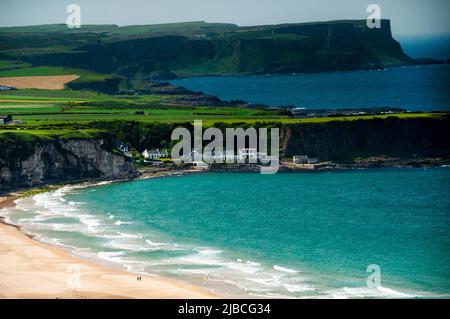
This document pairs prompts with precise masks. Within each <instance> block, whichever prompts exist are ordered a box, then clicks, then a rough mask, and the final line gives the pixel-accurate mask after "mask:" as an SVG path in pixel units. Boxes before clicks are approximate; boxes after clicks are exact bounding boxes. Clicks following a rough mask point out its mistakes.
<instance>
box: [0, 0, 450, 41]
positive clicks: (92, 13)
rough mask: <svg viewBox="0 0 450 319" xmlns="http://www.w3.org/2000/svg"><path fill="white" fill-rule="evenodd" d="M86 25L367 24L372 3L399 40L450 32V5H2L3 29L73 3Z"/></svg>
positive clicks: (55, 16)
mask: <svg viewBox="0 0 450 319" xmlns="http://www.w3.org/2000/svg"><path fill="white" fill-rule="evenodd" d="M72 3H74V4H78V5H79V6H80V7H81V23H82V24H83V23H84V24H118V25H133V24H157V23H167V22H182V21H200V20H201V21H207V22H228V23H235V24H238V25H241V26H245V25H258V24H278V23H297V22H312V21H325V20H337V19H366V18H367V16H368V13H366V8H367V5H368V4H371V3H375V4H378V5H379V6H380V7H381V17H382V18H383V19H391V23H392V30H393V33H394V35H430V34H445V33H450V22H449V21H450V19H449V14H450V0H368V1H366V0H38V1H30V0H0V26H20V25H37V24H50V23H65V21H66V19H67V16H68V15H69V14H68V13H66V8H67V6H68V5H69V4H72Z"/></svg>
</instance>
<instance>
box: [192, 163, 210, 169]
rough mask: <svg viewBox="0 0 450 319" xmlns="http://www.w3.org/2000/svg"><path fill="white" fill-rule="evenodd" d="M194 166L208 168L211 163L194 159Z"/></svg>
mask: <svg viewBox="0 0 450 319" xmlns="http://www.w3.org/2000/svg"><path fill="white" fill-rule="evenodd" d="M192 166H194V167H195V168H197V169H208V168H209V165H208V164H207V163H205V162H202V161H193V162H192Z"/></svg>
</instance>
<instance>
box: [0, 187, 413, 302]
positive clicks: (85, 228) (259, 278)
mask: <svg viewBox="0 0 450 319" xmlns="http://www.w3.org/2000/svg"><path fill="white" fill-rule="evenodd" d="M79 188H80V187H74V186H66V187H62V188H60V189H58V190H56V191H53V192H48V193H42V194H38V195H35V196H33V197H29V198H23V199H18V200H16V201H15V204H16V206H15V207H8V208H5V209H3V210H2V211H0V215H3V216H5V217H6V220H7V222H10V223H13V224H18V225H21V226H22V227H23V229H24V231H26V232H28V233H30V234H33V235H35V236H36V237H37V238H38V239H39V240H42V241H45V242H48V243H51V244H54V245H61V246H63V247H65V248H66V249H69V250H71V251H72V252H73V253H74V254H76V255H79V256H82V257H84V258H93V259H100V260H103V261H106V262H108V263H113V264H116V265H119V266H122V267H124V268H125V269H127V270H128V271H131V272H136V273H141V274H149V275H154V274H158V275H160V274H161V275H166V276H174V277H176V278H180V279H188V280H191V281H193V282H194V283H198V284H202V285H206V286H208V287H211V288H213V289H216V290H218V291H220V292H221V293H225V294H226V293H229V294H230V295H231V296H240V295H241V296H255V297H269V298H306V297H309V298H367V297H383V298H414V297H420V296H421V295H420V294H417V293H414V292H403V291H398V290H395V289H392V288H388V287H378V288H376V289H371V288H367V287H329V286H328V287H327V286H323V285H322V283H321V282H320V281H318V280H317V278H315V277H314V276H313V275H311V274H310V273H308V272H307V271H305V270H304V269H301V268H302V267H292V266H289V264H287V265H283V266H280V265H276V264H268V263H265V262H264V261H261V260H249V259H248V257H247V256H245V254H239V253H238V252H230V251H227V250H226V249H222V248H220V249H219V248H216V247H207V246H195V245H192V244H188V243H183V244H181V243H177V242H175V241H173V240H170V238H159V237H158V234H157V233H156V234H155V233H152V232H151V231H150V230H149V229H146V228H142V227H140V224H139V221H138V220H133V221H127V220H126V218H127V217H126V216H125V215H123V214H122V215H120V214H119V213H116V212H113V211H111V212H109V213H102V212H95V210H92V211H90V210H89V209H90V205H88V204H86V202H82V201H76V200H73V198H70V200H69V199H67V198H64V197H65V196H68V195H70V194H76V192H77V191H78V190H79ZM90 191H92V189H89V192H90ZM124 216H125V217H124ZM252 259H253V258H252ZM287 266H289V267H287ZM319 282H320V283H319Z"/></svg>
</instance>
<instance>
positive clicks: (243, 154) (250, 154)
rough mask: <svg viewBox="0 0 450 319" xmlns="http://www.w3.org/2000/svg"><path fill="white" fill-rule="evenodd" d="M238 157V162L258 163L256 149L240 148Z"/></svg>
mask: <svg viewBox="0 0 450 319" xmlns="http://www.w3.org/2000/svg"><path fill="white" fill-rule="evenodd" d="M238 157H239V159H240V160H246V159H248V160H249V161H253V162H256V161H258V151H257V150H256V148H240V149H239V151H238Z"/></svg>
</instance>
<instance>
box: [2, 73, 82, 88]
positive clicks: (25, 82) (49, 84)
mask: <svg viewBox="0 0 450 319" xmlns="http://www.w3.org/2000/svg"><path fill="white" fill-rule="evenodd" d="M78 78H79V76H78V75H75V74H71V75H52V76H16V77H7V78H0V85H6V86H12V87H15V88H17V89H42V90H62V89H64V85H65V84H66V83H69V82H71V81H74V80H76V79H78Z"/></svg>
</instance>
